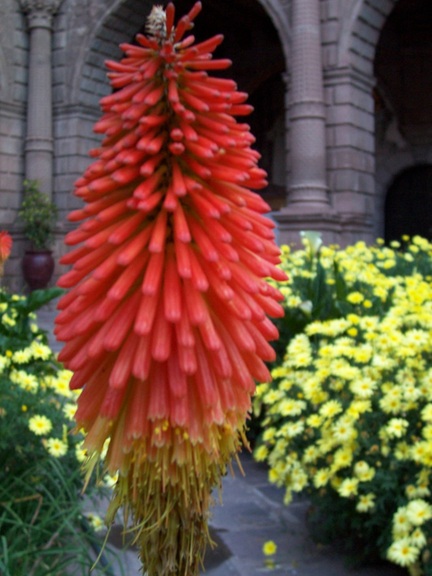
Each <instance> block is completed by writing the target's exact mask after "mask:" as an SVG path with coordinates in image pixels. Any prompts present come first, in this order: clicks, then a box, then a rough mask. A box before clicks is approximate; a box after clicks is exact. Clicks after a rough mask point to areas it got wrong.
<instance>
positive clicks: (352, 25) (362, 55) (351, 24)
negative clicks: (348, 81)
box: [338, 0, 398, 76]
mask: <svg viewBox="0 0 432 576" xmlns="http://www.w3.org/2000/svg"><path fill="white" fill-rule="evenodd" d="M397 2H398V0H387V1H386V2H382V1H381V0H353V2H352V3H351V5H350V6H348V7H347V9H346V13H345V15H344V18H343V22H342V31H341V36H340V41H339V46H338V64H339V66H341V67H343V66H351V67H352V68H353V69H354V70H357V71H358V72H360V73H362V74H365V75H369V76H371V75H373V62H374V57H375V50H376V46H377V44H378V40H379V37H380V33H381V30H382V28H383V26H384V23H385V21H386V19H387V17H388V16H389V14H390V13H391V11H392V10H393V8H394V7H395V5H396V3H397Z"/></svg>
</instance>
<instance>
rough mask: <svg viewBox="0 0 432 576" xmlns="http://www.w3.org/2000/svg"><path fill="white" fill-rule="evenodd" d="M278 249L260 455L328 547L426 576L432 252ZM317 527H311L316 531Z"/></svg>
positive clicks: (431, 498) (409, 247)
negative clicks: (302, 500)
mask: <svg viewBox="0 0 432 576" xmlns="http://www.w3.org/2000/svg"><path fill="white" fill-rule="evenodd" d="M304 244H305V249H304V250H298V251H294V252H292V251H290V250H289V248H288V247H284V249H283V264H282V265H283V267H284V269H285V270H286V271H287V273H288V274H289V276H290V280H289V282H288V283H286V284H284V285H280V286H279V288H280V290H281V291H282V292H283V293H284V295H285V308H286V316H285V319H284V320H283V321H282V323H281V326H280V328H281V333H282V338H281V340H282V341H283V342H284V344H285V348H281V349H280V350H279V360H278V362H277V364H276V365H275V366H274V368H273V371H272V375H273V378H274V380H273V382H272V383H271V384H262V385H259V386H258V393H257V397H256V401H255V409H256V411H260V410H262V412H263V416H262V418H263V420H262V426H263V432H262V435H261V441H260V444H259V445H258V447H257V448H256V450H255V457H256V459H258V460H265V461H267V462H268V463H269V465H270V471H269V477H270V480H271V481H272V482H274V483H276V484H277V485H279V486H284V487H285V488H286V502H287V503H288V502H290V500H291V498H292V494H293V493H294V492H306V493H307V494H308V495H309V497H310V499H311V504H312V506H311V511H312V526H315V527H316V528H317V530H318V531H317V532H316V535H317V537H319V538H320V539H321V540H323V541H329V540H330V539H332V538H337V539H340V538H343V540H344V542H345V544H346V548H347V550H348V551H351V553H352V554H354V553H355V551H357V552H358V551H359V550H360V551H362V553H363V558H360V560H371V559H374V558H376V557H381V558H386V559H388V560H390V561H392V562H394V563H396V564H399V565H401V566H404V567H407V568H408V571H409V572H410V574H411V575H413V576H414V575H420V574H424V575H425V576H431V575H432V559H431V554H430V549H431V544H432V495H431V491H430V488H429V485H430V478H431V471H432V284H431V277H432V245H431V244H430V243H429V242H428V241H426V240H425V239H423V238H420V237H414V238H412V239H411V240H410V239H408V238H406V239H405V242H404V244H403V245H401V244H399V243H398V242H393V243H392V245H391V246H390V247H386V246H383V243H382V242H380V243H378V245H377V246H372V247H367V246H366V245H365V243H363V242H358V243H357V244H355V245H354V246H350V247H348V248H346V249H344V250H342V249H338V248H337V247H324V246H323V247H321V248H319V239H318V238H316V237H314V236H313V235H309V236H308V235H306V236H305V238H304ZM313 519H315V522H313Z"/></svg>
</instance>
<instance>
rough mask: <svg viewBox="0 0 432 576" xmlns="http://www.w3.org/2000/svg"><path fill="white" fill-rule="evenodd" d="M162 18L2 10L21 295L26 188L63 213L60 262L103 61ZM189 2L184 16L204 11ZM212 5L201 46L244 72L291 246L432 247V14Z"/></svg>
mask: <svg viewBox="0 0 432 576" xmlns="http://www.w3.org/2000/svg"><path fill="white" fill-rule="evenodd" d="M154 3H156V4H163V3H164V2H163V0H158V1H154V2H153V1H152V0H2V1H1V3H0V31H1V33H0V229H7V230H9V231H11V232H12V234H13V236H14V239H15V246H14V252H13V258H12V260H11V262H10V263H9V264H8V269H7V272H8V275H7V282H8V283H9V285H11V286H13V287H14V288H15V289H20V288H22V279H21V276H20V271H19V259H20V256H21V255H22V253H23V250H24V247H25V240H24V238H23V235H22V232H21V228H20V224H19V221H18V220H17V210H18V208H19V205H20V201H21V199H22V183H23V180H24V179H25V178H28V179H37V180H38V181H39V182H40V185H41V188H42V190H43V191H44V192H46V193H48V194H49V195H51V196H52V197H53V199H54V200H55V202H56V204H57V206H58V208H59V213H60V218H59V222H58V229H57V242H56V247H55V253H56V256H59V255H60V254H61V252H62V250H63V249H64V248H63V245H62V237H63V235H64V233H65V232H66V231H67V229H68V224H67V222H66V214H67V213H68V212H69V211H70V210H71V209H73V208H75V207H77V206H78V205H79V202H78V200H77V199H76V198H74V196H73V194H72V190H73V183H74V181H75V179H76V178H77V177H78V176H79V175H81V173H82V172H83V170H84V169H85V168H86V166H87V165H88V163H89V161H90V160H89V157H88V150H89V149H90V148H93V147H95V146H96V145H97V144H98V137H97V136H96V135H95V134H94V133H93V131H92V127H93V124H94V123H95V121H96V120H97V119H98V118H99V117H100V108H99V100H100V98H101V97H102V96H104V95H105V94H107V93H108V92H109V91H110V87H109V84H108V81H107V78H106V74H105V68H104V61H105V60H106V59H119V58H120V57H121V51H120V49H119V44H120V43H121V42H130V41H133V38H134V36H135V35H136V33H137V32H139V31H141V30H142V28H143V25H144V23H145V20H146V16H147V15H148V13H149V11H150V9H151V6H152V5H153V4H154ZM174 3H175V5H176V8H177V14H178V15H181V14H183V13H184V12H186V11H187V10H189V9H190V7H191V6H192V4H193V3H194V0H175V1H174ZM202 3H203V11H202V13H201V14H200V15H199V16H198V18H197V20H196V29H195V30H194V34H195V35H196V36H197V37H198V38H205V37H209V36H210V35H212V34H214V33H219V32H222V33H223V34H224V35H225V41H224V43H223V44H222V46H221V48H219V49H218V50H219V55H220V56H221V57H225V56H228V57H230V58H231V59H232V60H233V66H232V68H231V70H230V72H229V74H230V75H231V76H232V77H234V79H235V80H236V81H237V83H238V85H239V88H240V89H242V90H246V91H247V92H248V93H249V94H250V102H251V103H252V104H253V105H254V107H255V111H254V113H253V115H252V116H251V117H250V124H251V126H252V130H253V132H254V134H255V135H256V137H257V142H256V146H257V148H258V149H259V150H260V152H261V153H262V165H263V167H264V168H266V169H267V171H268V172H269V176H270V185H269V187H268V189H267V190H266V191H264V192H263V195H264V196H265V197H266V198H267V199H268V201H269V202H270V204H271V205H272V207H273V210H274V212H273V215H274V218H275V220H276V221H277V223H278V228H279V240H280V241H281V242H285V241H288V242H290V241H296V240H297V239H298V232H299V231H300V230H303V229H315V230H320V231H322V233H323V235H324V238H325V240H326V241H328V242H338V243H340V244H347V243H350V242H353V241H356V240H358V239H364V240H366V241H372V240H373V239H374V238H375V237H376V236H383V235H385V236H386V237H387V238H391V237H396V236H398V235H399V234H400V233H403V232H408V233H421V234H426V235H432V228H431V226H432V218H431V216H430V214H432V211H431V210H429V206H430V204H432V184H431V181H432V168H431V166H432V8H431V2H430V0H203V2H202ZM57 272H59V270H57Z"/></svg>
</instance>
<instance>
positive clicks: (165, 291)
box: [56, 2, 285, 576]
mask: <svg viewBox="0 0 432 576" xmlns="http://www.w3.org/2000/svg"><path fill="white" fill-rule="evenodd" d="M200 9H201V3H200V2H198V3H196V4H195V6H194V7H193V8H192V10H191V11H190V12H189V14H188V15H186V16H184V17H183V18H181V19H180V21H179V22H178V24H177V26H176V27H174V6H173V4H169V5H168V7H167V8H166V10H163V9H162V8H160V7H154V8H153V10H152V13H151V14H150V17H149V21H148V36H143V35H138V36H137V42H138V45H137V46H134V45H129V44H123V45H122V46H121V48H122V50H123V51H124V52H125V54H126V56H125V58H124V59H123V60H122V61H121V62H119V63H117V62H108V68H109V69H110V73H109V77H110V80H111V85H112V87H113V88H114V89H115V91H114V92H113V93H112V94H110V95H109V96H106V97H105V98H103V99H102V101H101V105H102V109H103V111H104V115H103V116H102V118H101V120H100V121H99V122H97V124H96V126H95V130H96V131H97V132H99V133H102V134H104V135H105V138H104V140H103V142H102V144H101V147H100V148H98V149H96V150H93V151H92V152H91V154H92V156H93V157H95V158H96V160H95V161H94V162H93V164H91V165H90V167H89V168H88V169H87V170H86V172H85V174H84V176H83V177H82V178H80V179H79V180H78V181H77V183H76V195H77V196H79V197H80V198H82V199H83V200H84V202H85V205H84V207H83V208H82V209H80V210H76V211H74V212H72V213H71V214H70V216H69V218H70V220H71V221H73V222H81V224H80V225H79V227H78V228H77V229H76V230H74V231H73V232H71V233H69V234H68V235H67V237H66V243H67V244H68V245H70V246H76V248H75V249H74V250H72V251H71V252H69V253H68V254H67V255H66V256H65V257H64V258H63V260H62V262H63V264H68V265H72V269H71V270H70V271H69V272H67V273H66V274H64V276H63V277H62V278H61V279H60V282H59V284H60V286H62V287H64V288H67V289H69V292H68V293H67V294H66V295H65V296H64V297H63V298H62V300H61V302H60V304H59V308H60V313H59V314H58V316H57V320H56V334H57V337H58V339H59V340H62V341H64V342H65V346H64V348H63V350H62V352H61V355H60V360H61V361H63V362H64V363H65V365H66V366H67V367H68V368H69V369H71V370H73V371H74V376H73V378H72V381H71V386H72V388H83V392H82V394H81V396H80V398H79V401H78V410H77V413H76V420H77V423H78V425H79V426H80V427H81V428H83V429H84V430H85V431H86V433H87V438H86V447H87V450H88V451H89V453H90V454H91V456H90V460H89V463H88V467H89V470H90V471H91V468H92V466H94V463H95V462H96V461H97V459H98V457H99V455H100V453H101V451H102V449H103V445H104V443H105V441H106V440H107V439H108V440H109V448H108V453H107V456H106V466H107V468H108V469H109V470H110V471H113V472H114V471H119V480H118V482H117V486H116V489H115V492H114V496H113V501H112V504H111V507H110V510H109V512H108V521H110V520H112V519H113V517H114V514H115V512H116V511H117V509H118V508H119V506H122V505H123V506H125V507H126V514H128V513H129V512H130V513H131V516H132V518H133V521H134V523H135V526H136V527H137V539H138V540H139V542H140V549H141V558H142V561H143V564H144V568H145V570H146V571H147V573H148V574H149V576H154V575H155V576H156V575H162V574H163V575H166V574H179V575H180V574H181V575H183V574H188V575H194V574H198V570H199V566H200V562H201V558H202V555H203V551H204V547H205V544H206V542H207V539H208V534H207V517H208V507H209V503H210V494H211V491H212V488H213V487H214V486H219V485H220V479H221V475H222V474H224V473H225V471H226V466H227V464H228V462H229V461H230V459H231V457H232V456H233V455H234V454H236V453H237V451H238V450H239V448H240V442H241V438H242V437H244V427H245V421H246V418H247V416H248V412H249V410H250V406H251V395H252V394H253V392H254V390H255V381H256V380H258V381H268V380H269V379H270V375H269V372H268V369H267V367H266V365H265V362H266V361H271V360H273V359H274V351H273V348H272V347H271V346H270V345H269V343H268V341H269V340H271V339H275V338H277V336H278V333H277V330H276V328H275V327H274V325H273V324H272V323H271V321H270V320H269V319H268V316H273V317H278V316H281V315H282V314H283V311H282V307H281V306H280V304H279V303H278V302H279V301H280V300H281V299H282V296H281V294H280V293H279V292H278V291H277V290H276V289H275V288H274V287H273V286H272V285H271V284H269V283H267V282H266V280H265V278H273V279H277V280H282V279H285V275H284V273H283V272H282V271H281V270H280V269H279V268H278V267H277V264H278V263H279V249H278V247H277V246H276V245H275V243H274V233H273V226H274V225H273V223H272V222H271V221H270V220H269V219H268V218H266V217H265V216H264V215H263V214H264V213H265V212H267V211H268V209H269V207H268V205H267V204H266V203H265V202H264V201H263V200H262V198H261V197H260V196H259V195H258V194H257V193H255V192H252V191H251V189H260V188H263V187H264V186H265V185H266V180H265V176H266V175H265V172H264V171H263V170H261V169H259V168H258V166H257V161H258V159H259V154H258V153H257V152H256V151H254V150H253V149H251V147H250V145H251V144H252V143H253V141H254V138H253V136H252V135H251V133H250V131H249V126H248V125H247V124H243V123H239V122H237V120H236V119H235V116H242V115H245V114H248V113H249V112H250V111H251V107H250V106H249V105H247V104H245V101H246V98H247V95H246V94H244V93H241V92H238V91H237V90H236V85H235V83H234V82H233V81H232V80H226V79H222V78H214V77H211V76H209V75H208V71H211V70H220V69H224V68H226V67H227V66H229V65H230V62H229V61H228V60H212V52H213V50H214V49H215V48H216V47H217V46H218V45H219V44H220V42H221V41H222V36H215V37H214V38H211V39H210V40H207V41H205V42H202V43H200V44H194V38H193V36H187V37H186V38H184V39H183V36H184V34H185V32H187V31H188V30H189V29H190V28H191V27H192V20H193V19H194V18H195V16H196V15H197V14H198V13H199V11H200Z"/></svg>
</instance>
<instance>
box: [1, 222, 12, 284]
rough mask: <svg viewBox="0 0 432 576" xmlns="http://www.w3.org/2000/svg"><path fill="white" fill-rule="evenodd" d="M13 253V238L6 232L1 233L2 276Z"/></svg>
mask: <svg viewBox="0 0 432 576" xmlns="http://www.w3.org/2000/svg"><path fill="white" fill-rule="evenodd" d="M11 251H12V238H11V236H10V235H9V233H8V232H6V231H5V230H2V231H0V276H1V275H2V274H3V267H4V263H5V262H6V260H7V259H8V258H9V256H10V253H11Z"/></svg>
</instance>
